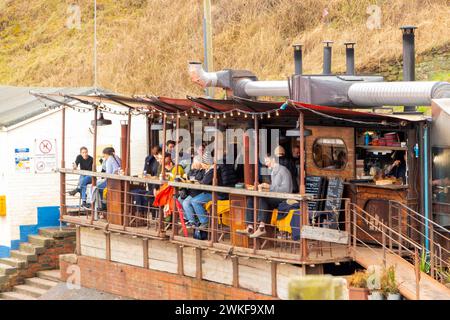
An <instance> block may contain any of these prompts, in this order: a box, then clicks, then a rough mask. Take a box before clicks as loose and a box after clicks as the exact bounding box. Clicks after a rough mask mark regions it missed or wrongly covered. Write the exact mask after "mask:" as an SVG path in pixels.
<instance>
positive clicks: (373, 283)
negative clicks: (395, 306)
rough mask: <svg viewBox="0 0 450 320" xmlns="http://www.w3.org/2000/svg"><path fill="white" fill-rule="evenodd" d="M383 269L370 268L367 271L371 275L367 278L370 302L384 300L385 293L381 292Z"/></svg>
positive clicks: (377, 267)
mask: <svg viewBox="0 0 450 320" xmlns="http://www.w3.org/2000/svg"><path fill="white" fill-rule="evenodd" d="M380 269H381V267H380V266H376V265H373V266H370V267H369V268H368V269H367V272H368V273H369V274H368V276H367V288H368V289H369V290H370V294H369V296H368V299H369V300H384V294H383V291H381V277H380V275H381V272H380Z"/></svg>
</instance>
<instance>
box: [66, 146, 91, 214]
mask: <svg viewBox="0 0 450 320" xmlns="http://www.w3.org/2000/svg"><path fill="white" fill-rule="evenodd" d="M93 163H94V159H93V158H92V157H91V156H90V155H89V153H88V149H87V148H86V147H81V148H80V154H79V155H78V156H77V158H76V159H75V162H74V163H73V169H74V170H76V169H77V168H78V166H79V167H80V170H86V171H92V169H93ZM91 183H92V177H91V176H83V175H81V176H80V179H79V181H78V186H77V188H75V189H74V190H72V191H70V192H69V194H70V195H71V196H74V195H76V194H77V193H78V192H80V193H81V201H82V205H83V206H85V205H86V187H87V185H88V184H91Z"/></svg>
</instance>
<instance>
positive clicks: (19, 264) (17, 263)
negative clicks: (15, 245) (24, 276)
mask: <svg viewBox="0 0 450 320" xmlns="http://www.w3.org/2000/svg"><path fill="white" fill-rule="evenodd" d="M0 263H1V264H7V265H9V266H12V267H16V268H17V269H24V268H26V267H27V266H28V262H26V261H24V260H19V259H16V258H0Z"/></svg>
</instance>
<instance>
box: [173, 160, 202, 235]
mask: <svg viewBox="0 0 450 320" xmlns="http://www.w3.org/2000/svg"><path fill="white" fill-rule="evenodd" d="M204 175H205V169H204V168H203V166H202V164H201V163H200V162H197V161H194V162H193V163H192V166H191V170H190V171H189V173H188V175H187V178H188V179H189V180H191V181H192V180H194V181H201V180H202V179H203V176H204ZM200 193H202V191H200V190H197V189H181V190H180V192H179V197H178V201H180V203H181V206H182V207H183V211H184V218H185V220H186V227H187V228H192V227H194V226H195V223H196V221H195V211H194V207H193V206H192V199H193V198H194V197H196V196H198V195H199V194H200Z"/></svg>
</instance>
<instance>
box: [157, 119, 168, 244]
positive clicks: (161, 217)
mask: <svg viewBox="0 0 450 320" xmlns="http://www.w3.org/2000/svg"><path fill="white" fill-rule="evenodd" d="M166 130H167V116H166V114H165V113H163V141H162V164H161V180H162V181H165V180H166V172H165V171H166V168H165V159H166ZM158 212H159V228H158V234H159V236H162V235H163V234H164V210H163V209H162V208H161V207H159V209H158Z"/></svg>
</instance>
